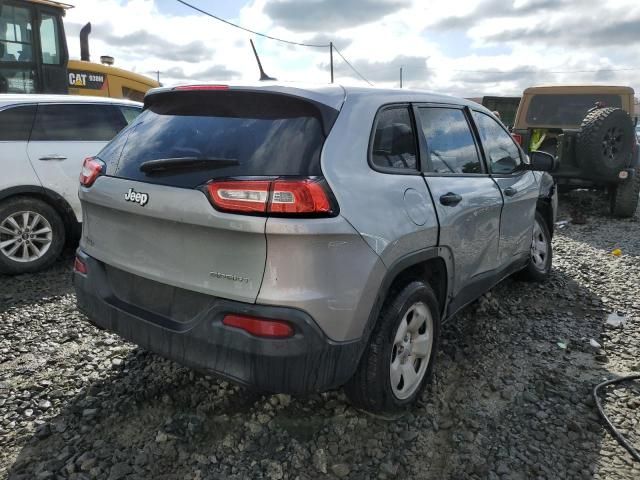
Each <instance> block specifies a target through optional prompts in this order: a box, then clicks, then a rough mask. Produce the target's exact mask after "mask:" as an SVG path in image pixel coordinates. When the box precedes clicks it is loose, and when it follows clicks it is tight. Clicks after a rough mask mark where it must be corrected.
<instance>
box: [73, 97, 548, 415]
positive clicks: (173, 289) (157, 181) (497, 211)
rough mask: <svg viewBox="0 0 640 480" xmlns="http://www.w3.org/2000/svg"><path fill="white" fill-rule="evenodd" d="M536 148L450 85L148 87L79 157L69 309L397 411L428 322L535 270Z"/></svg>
mask: <svg viewBox="0 0 640 480" xmlns="http://www.w3.org/2000/svg"><path fill="white" fill-rule="evenodd" d="M552 164H553V157H551V156H550V155H548V154H545V153H540V154H538V153H537V152H536V153H533V154H532V155H531V159H529V158H527V156H526V155H525V154H524V153H523V152H522V150H521V149H520V148H519V147H518V145H517V144H516V143H515V142H514V141H513V140H512V138H511V136H510V135H509V133H508V132H507V130H505V128H504V126H503V125H502V124H501V123H500V122H499V121H497V120H496V118H495V117H493V116H492V114H491V113H490V112H489V111H488V110H486V109H485V108H483V107H482V106H480V105H477V104H475V103H473V102H467V101H465V100H461V99H456V98H452V97H446V96H440V95H432V94H427V93H423V92H416V91H407V90H378V89H363V88H343V87H340V86H326V87H319V88H294V87H291V86H278V85H268V86H264V85H261V86H225V85H193V86H182V87H175V88H161V89H156V90H153V91H152V92H150V93H148V94H147V96H146V98H145V107H144V111H143V113H142V114H141V115H140V116H139V117H138V118H137V119H136V120H135V121H134V122H133V123H132V124H131V125H130V126H129V127H128V128H126V129H125V130H123V131H122V132H121V133H120V134H119V135H118V136H117V137H116V138H115V139H114V140H113V141H112V142H111V143H110V144H109V145H107V146H106V147H105V148H104V149H103V150H102V151H101V152H100V153H99V154H98V155H97V156H96V157H94V158H92V159H87V160H86V161H85V164H84V167H83V171H82V175H81V179H80V180H81V187H80V199H81V201H82V207H83V208H82V211H83V233H82V239H81V243H80V248H79V249H78V253H77V258H76V263H75V275H74V283H75V287H76V291H77V298H78V305H79V307H80V308H81V310H82V311H84V312H85V313H86V314H87V316H88V317H89V319H90V320H91V322H93V323H94V324H95V325H97V326H99V327H102V328H106V329H108V330H111V331H115V332H117V333H119V334H120V335H122V336H123V337H124V338H126V339H128V340H131V341H133V342H135V343H137V344H139V345H141V346H142V347H144V348H147V349H149V350H152V351H154V352H157V353H159V354H161V355H163V356H166V357H168V358H172V359H174V360H176V361H178V362H181V363H184V364H187V365H191V366H193V367H195V368H198V369H202V370H205V371H208V372H212V373H215V374H218V375H220V376H222V377H225V378H227V379H229V380H232V381H234V382H237V383H240V384H243V385H247V386H251V387H255V388H258V389H261V390H266V391H271V392H287V393H294V394H296V393H303V392H309V391H322V390H327V389H331V388H335V387H339V386H342V385H344V386H345V389H346V391H347V393H348V394H349V396H350V398H351V399H352V401H353V402H354V403H355V404H357V405H359V406H363V407H365V408H368V409H371V410H383V409H394V408H399V407H403V406H406V405H409V404H411V403H412V402H413V401H415V400H416V398H417V397H418V396H419V395H420V392H421V391H422V389H423V387H424V386H425V383H426V380H427V378H428V376H429V372H430V370H431V366H432V364H433V359H434V357H435V352H436V350H437V346H438V335H439V332H440V328H441V324H442V322H443V321H444V320H446V319H448V318H450V317H451V316H453V315H454V314H455V313H456V312H457V311H458V310H459V309H461V308H462V307H464V306H465V305H466V304H468V303H469V302H471V301H473V300H474V299H476V298H478V296H480V295H482V294H483V293H484V292H486V291H487V290H489V289H490V288H491V287H493V286H494V285H495V284H496V283H498V282H499V281H500V280H502V279H504V278H505V277H507V276H509V275H511V274H514V273H517V272H518V273H519V274H520V275H522V276H524V277H526V278H528V279H532V280H543V279H544V278H545V277H546V276H547V275H548V274H549V271H550V268H551V235H552V229H553V222H554V216H555V208H556V196H555V188H554V184H553V181H552V180H551V177H550V176H549V175H548V174H546V173H543V172H542V170H549V169H551V168H552V166H553V165H552Z"/></svg>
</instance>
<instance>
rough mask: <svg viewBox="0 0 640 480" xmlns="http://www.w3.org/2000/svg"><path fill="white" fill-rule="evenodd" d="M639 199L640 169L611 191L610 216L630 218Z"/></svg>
mask: <svg viewBox="0 0 640 480" xmlns="http://www.w3.org/2000/svg"><path fill="white" fill-rule="evenodd" d="M638 197H640V169H636V171H635V175H634V176H633V178H630V179H628V180H626V181H624V182H622V183H620V184H618V185H616V186H615V187H613V188H612V189H611V215H613V216H615V217H620V218H630V217H633V214H634V213H635V212H636V209H637V208H638V201H639V200H638Z"/></svg>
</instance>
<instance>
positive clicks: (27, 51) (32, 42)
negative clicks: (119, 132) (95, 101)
mask: <svg viewBox="0 0 640 480" xmlns="http://www.w3.org/2000/svg"><path fill="white" fill-rule="evenodd" d="M69 8H73V6H72V5H68V4H65V3H60V2H55V1H51V0H0V93H71V94H76V95H95V96H103V97H114V98H129V99H131V100H138V101H141V100H142V98H143V97H144V94H145V93H146V91H147V90H149V89H150V88H153V87H157V86H159V85H160V84H159V83H158V82H156V81H155V80H153V79H151V78H148V77H145V76H143V75H139V74H137V73H133V72H129V71H127V70H123V69H120V68H116V67H114V66H113V58H112V57H108V56H104V57H101V60H102V64H100V63H92V62H90V57H89V40H88V37H89V33H91V24H90V23H88V24H87V25H85V26H84V27H83V28H82V30H81V32H80V51H81V59H80V60H69V52H68V49H67V39H66V36H65V33H64V24H63V21H62V19H63V17H64V15H65V11H66V10H67V9H69Z"/></svg>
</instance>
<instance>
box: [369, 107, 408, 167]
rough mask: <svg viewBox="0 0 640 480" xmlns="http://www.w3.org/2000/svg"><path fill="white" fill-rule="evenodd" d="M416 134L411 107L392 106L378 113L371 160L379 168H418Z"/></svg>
mask: <svg viewBox="0 0 640 480" xmlns="http://www.w3.org/2000/svg"><path fill="white" fill-rule="evenodd" d="M416 150H417V149H416V136H415V132H414V131H413V122H412V121H411V113H410V111H409V107H405V106H402V107H392V108H387V109H385V110H382V111H381V112H380V113H379V114H378V118H377V122H376V129H375V135H374V137H373V146H372V149H371V162H372V163H373V165H374V166H376V167H379V168H383V169H386V168H393V169H401V170H417V169H418V164H417V160H416Z"/></svg>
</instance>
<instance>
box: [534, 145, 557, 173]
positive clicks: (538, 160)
mask: <svg viewBox="0 0 640 480" xmlns="http://www.w3.org/2000/svg"><path fill="white" fill-rule="evenodd" d="M555 169H556V157H554V156H553V155H551V154H550V153H547V152H543V151H540V150H535V151H533V152H531V153H529V170H535V171H538V172H553V171H554V170H555Z"/></svg>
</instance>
